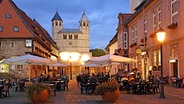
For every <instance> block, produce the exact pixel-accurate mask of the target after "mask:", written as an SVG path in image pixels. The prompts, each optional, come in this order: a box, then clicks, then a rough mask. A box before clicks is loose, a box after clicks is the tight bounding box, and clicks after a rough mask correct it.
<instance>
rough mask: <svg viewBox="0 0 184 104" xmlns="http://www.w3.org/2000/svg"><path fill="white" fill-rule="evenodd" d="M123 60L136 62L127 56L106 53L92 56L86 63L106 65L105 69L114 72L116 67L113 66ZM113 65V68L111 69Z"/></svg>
mask: <svg viewBox="0 0 184 104" xmlns="http://www.w3.org/2000/svg"><path fill="white" fill-rule="evenodd" d="M123 62H125V63H134V62H137V60H135V59H132V58H128V57H123V56H117V55H112V54H107V55H104V56H100V57H92V58H91V59H90V60H88V61H87V62H86V63H94V64H97V65H101V66H107V67H106V68H107V69H106V70H107V71H108V72H110V73H115V72H116V71H117V70H116V69H117V68H115V67H117V65H119V64H121V63H123ZM113 67H114V69H115V70H111V69H112V68H113ZM114 71H115V72H114Z"/></svg>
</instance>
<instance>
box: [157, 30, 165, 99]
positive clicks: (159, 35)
mask: <svg viewBox="0 0 184 104" xmlns="http://www.w3.org/2000/svg"><path fill="white" fill-rule="evenodd" d="M156 34H157V39H158V41H159V42H160V43H161V45H160V58H161V70H160V72H161V73H160V74H161V88H160V98H165V95H164V83H163V58H162V45H163V41H164V40H165V35H166V33H165V32H164V30H163V29H159V30H158V32H157V33H156Z"/></svg>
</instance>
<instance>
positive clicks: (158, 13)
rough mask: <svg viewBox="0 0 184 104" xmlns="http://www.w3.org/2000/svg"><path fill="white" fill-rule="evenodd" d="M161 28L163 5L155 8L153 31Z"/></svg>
mask: <svg viewBox="0 0 184 104" xmlns="http://www.w3.org/2000/svg"><path fill="white" fill-rule="evenodd" d="M160 28H161V7H160V6H158V7H156V8H155V9H154V10H153V32H156V31H157V30H158V29H160Z"/></svg>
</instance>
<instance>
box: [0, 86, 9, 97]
mask: <svg viewBox="0 0 184 104" xmlns="http://www.w3.org/2000/svg"><path fill="white" fill-rule="evenodd" d="M2 92H3V94H4V95H5V97H7V96H10V92H9V85H7V84H5V85H3V91H2Z"/></svg>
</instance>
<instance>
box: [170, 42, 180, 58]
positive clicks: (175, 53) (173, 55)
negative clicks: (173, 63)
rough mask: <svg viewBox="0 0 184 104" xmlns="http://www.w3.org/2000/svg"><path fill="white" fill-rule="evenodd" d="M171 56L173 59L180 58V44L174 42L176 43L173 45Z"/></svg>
mask: <svg viewBox="0 0 184 104" xmlns="http://www.w3.org/2000/svg"><path fill="white" fill-rule="evenodd" d="M170 58H171V59H177V58H178V46H177V44H174V45H172V46H171V51H170Z"/></svg>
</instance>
